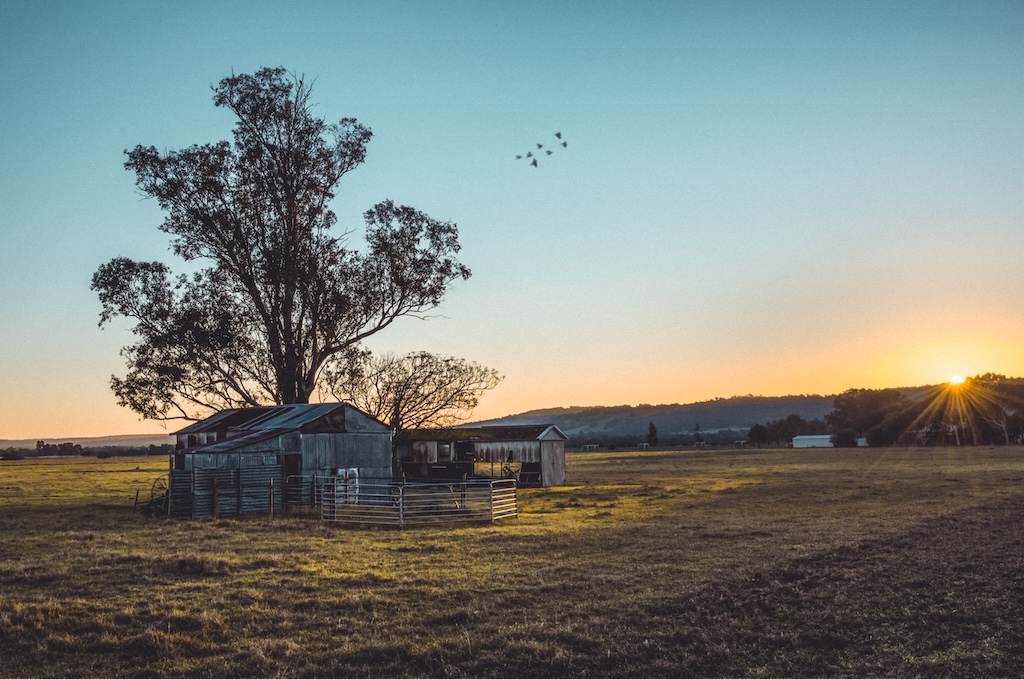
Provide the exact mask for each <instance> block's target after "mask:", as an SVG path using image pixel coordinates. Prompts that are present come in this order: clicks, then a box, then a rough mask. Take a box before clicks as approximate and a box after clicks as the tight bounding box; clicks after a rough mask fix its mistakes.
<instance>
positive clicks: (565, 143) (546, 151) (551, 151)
mask: <svg viewBox="0 0 1024 679" xmlns="http://www.w3.org/2000/svg"><path fill="white" fill-rule="evenodd" d="M555 139H557V140H558V141H557V143H556V146H555V147H552V148H544V144H541V143H539V142H534V145H535V146H536V147H537V148H536V149H535V150H531V151H527V152H526V153H525V154H519V153H517V154H516V160H522V159H523V158H530V159H532V160H531V161H530V165H531V166H533V167H537V159H538V158H539V157H540V150H541V149H544V155H545V156H550V155H553V154H554V152H555V151H556V150H558V149H557V146H561V147H562V148H563V149H564V148H568V147H569V142H568V141H566V140H564V139H562V133H561V132H555ZM534 154H536V155H534Z"/></svg>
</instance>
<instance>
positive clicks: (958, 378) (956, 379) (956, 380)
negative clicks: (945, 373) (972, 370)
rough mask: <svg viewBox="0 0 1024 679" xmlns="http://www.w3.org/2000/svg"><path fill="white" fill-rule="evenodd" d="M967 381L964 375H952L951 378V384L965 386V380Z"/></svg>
mask: <svg viewBox="0 0 1024 679" xmlns="http://www.w3.org/2000/svg"><path fill="white" fill-rule="evenodd" d="M965 379H967V378H966V377H964V376H963V375H951V376H950V378H949V383H950V384H963V383H964V380H965Z"/></svg>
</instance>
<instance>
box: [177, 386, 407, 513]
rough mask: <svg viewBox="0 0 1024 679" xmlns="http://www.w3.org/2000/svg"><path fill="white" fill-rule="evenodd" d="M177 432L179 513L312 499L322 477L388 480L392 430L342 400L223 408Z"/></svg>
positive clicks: (250, 509)
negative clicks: (340, 401)
mask: <svg viewBox="0 0 1024 679" xmlns="http://www.w3.org/2000/svg"><path fill="white" fill-rule="evenodd" d="M175 437H176V439H177V444H176V446H175V453H174V459H173V465H172V466H173V469H172V471H171V476H170V483H169V486H170V487H169V491H170V497H171V506H172V513H174V514H178V515H184V514H191V515H192V516H193V517H194V518H198V517H199V516H207V515H210V514H211V513H212V514H213V515H217V514H219V513H236V514H246V513H260V512H263V511H267V510H268V507H267V505H268V504H271V505H272V504H275V503H277V504H278V506H280V507H287V506H288V505H293V504H300V505H301V504H312V503H314V502H315V499H316V493H317V490H316V479H317V478H322V477H330V476H345V477H346V478H347V479H352V480H353V481H354V480H356V479H374V480H383V481H385V482H389V481H391V479H392V466H391V462H392V450H391V430H390V429H389V428H388V427H387V425H385V424H383V423H382V422H380V421H378V420H376V419H374V418H373V417H371V416H369V415H367V414H366V413H364V412H362V411H360V410H358V409H356V408H353V407H352V406H350V405H348V404H346V403H308V404H307V403H296V404H289V405H279V406H268V407H262V408H242V409H235V410H224V411H221V412H219V413H217V414H216V415H213V416H211V417H208V418H206V419H205V420H202V421H200V422H196V423H195V424H192V425H190V426H188V427H185V428H184V429H181V430H180V431H178V432H176V433H175ZM253 489H256V490H253ZM211 493H212V495H211ZM220 505H224V506H223V507H221V506H220ZM269 509H272V507H271V508H269Z"/></svg>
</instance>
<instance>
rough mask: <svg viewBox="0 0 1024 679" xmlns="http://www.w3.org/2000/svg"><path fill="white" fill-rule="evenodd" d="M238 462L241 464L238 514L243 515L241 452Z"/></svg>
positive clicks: (239, 468) (239, 469) (239, 470)
mask: <svg viewBox="0 0 1024 679" xmlns="http://www.w3.org/2000/svg"><path fill="white" fill-rule="evenodd" d="M238 464H239V467H238V515H239V516H241V515H242V467H241V464H242V458H241V453H239V458H238Z"/></svg>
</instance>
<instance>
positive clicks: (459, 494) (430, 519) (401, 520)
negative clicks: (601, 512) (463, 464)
mask: <svg viewBox="0 0 1024 679" xmlns="http://www.w3.org/2000/svg"><path fill="white" fill-rule="evenodd" d="M324 481H325V482H324V483H323V485H322V486H321V498H320V518H321V520H323V521H324V522H328V523H336V524H343V525H349V526H364V527H392V528H412V527H418V526H431V525H433V526H441V525H451V524H458V523H494V522H495V521H498V520H500V519H506V518H514V517H518V516H519V504H518V500H517V497H516V482H515V481H514V480H511V479H495V480H480V479H474V480H467V481H456V482H451V483H383V482H367V481H364V480H361V479H353V478H346V477H343V476H335V477H330V478H327V479H325V480H324Z"/></svg>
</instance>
